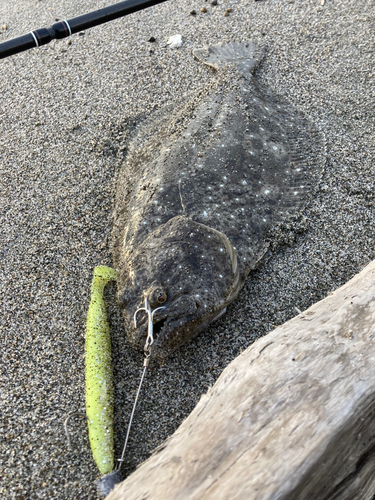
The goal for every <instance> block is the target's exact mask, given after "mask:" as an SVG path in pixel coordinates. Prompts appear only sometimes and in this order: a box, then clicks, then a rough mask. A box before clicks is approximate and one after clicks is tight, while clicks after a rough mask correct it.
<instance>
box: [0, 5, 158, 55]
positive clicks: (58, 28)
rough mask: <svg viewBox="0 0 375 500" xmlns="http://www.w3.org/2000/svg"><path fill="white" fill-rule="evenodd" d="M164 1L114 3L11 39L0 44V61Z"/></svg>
mask: <svg viewBox="0 0 375 500" xmlns="http://www.w3.org/2000/svg"><path fill="white" fill-rule="evenodd" d="M165 1H166V0H127V1H126V2H120V3H116V4H114V5H110V6H109V7H104V8H103V9H99V10H95V11H93V12H89V13H88V14H83V15H82V16H78V17H73V18H72V19H68V20H67V21H59V22H58V23H55V24H53V25H52V26H51V27H50V28H40V29H37V30H35V31H31V32H30V33H28V34H27V35H22V36H19V37H17V38H12V39H11V40H8V41H6V42H3V43H0V59H4V58H5V57H9V56H12V55H14V54H18V53H19V52H24V51H25V50H29V49H33V48H35V47H41V46H42V45H46V44H47V43H49V42H51V41H52V40H60V39H62V38H67V37H68V36H71V35H73V34H74V33H78V32H79V31H83V30H87V29H88V28H92V27H94V26H98V25H99V24H104V23H108V22H109V21H113V20H114V19H118V18H119V17H124V16H127V15H129V14H132V13H133V12H138V11H139V10H143V9H147V8H148V7H152V6H153V5H157V4H159V3H162V2H165Z"/></svg>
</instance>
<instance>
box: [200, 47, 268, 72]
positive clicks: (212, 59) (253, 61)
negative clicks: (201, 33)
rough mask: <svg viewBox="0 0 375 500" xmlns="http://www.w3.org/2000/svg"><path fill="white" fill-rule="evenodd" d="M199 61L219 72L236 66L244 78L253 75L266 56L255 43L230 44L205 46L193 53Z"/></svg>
mask: <svg viewBox="0 0 375 500" xmlns="http://www.w3.org/2000/svg"><path fill="white" fill-rule="evenodd" d="M193 55H194V57H196V59H198V60H199V61H201V62H203V63H204V64H207V66H211V67H212V68H214V69H216V70H219V69H220V68H223V67H225V66H228V65H233V64H234V65H235V66H236V67H237V69H238V71H239V72H240V73H241V74H242V75H243V76H245V77H246V76H249V75H251V74H252V73H253V72H254V70H255V68H256V67H257V66H258V65H259V63H260V61H261V60H262V58H263V55H264V49H263V47H260V46H258V45H256V44H255V43H253V42H240V43H238V42H229V43H218V44H216V45H211V46H205V47H202V48H201V49H196V50H194V51H193Z"/></svg>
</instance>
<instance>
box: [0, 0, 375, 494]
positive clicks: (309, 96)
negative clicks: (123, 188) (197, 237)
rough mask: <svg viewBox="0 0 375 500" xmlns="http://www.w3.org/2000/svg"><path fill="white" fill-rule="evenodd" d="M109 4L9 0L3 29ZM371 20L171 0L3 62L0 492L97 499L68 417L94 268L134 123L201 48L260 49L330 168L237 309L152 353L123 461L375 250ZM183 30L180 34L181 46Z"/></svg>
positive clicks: (0, 2)
mask: <svg viewBox="0 0 375 500" xmlns="http://www.w3.org/2000/svg"><path fill="white" fill-rule="evenodd" d="M106 5H109V2H104V1H94V0H80V1H79V2H74V1H72V0H69V1H65V2H57V1H56V0H40V1H36V0H32V1H26V0H20V1H18V2H17V5H15V4H14V3H13V2H7V1H6V0H0V42H2V41H5V40H7V39H10V38H14V37H16V36H19V35H23V34H25V33H28V32H30V31H31V30H33V29H37V28H40V27H44V26H50V25H52V24H53V23H54V22H55V21H56V20H63V19H69V18H72V17H75V16H78V15H80V14H83V13H86V12H89V11H92V10H95V9H98V8H101V7H104V6H106ZM203 7H205V8H206V10H207V12H201V8H203ZM226 9H232V11H231V12H230V13H229V14H228V15H226V16H225V15H224V13H225V10H226ZM192 10H195V11H196V14H195V15H192V14H191V11H192ZM374 25H375V6H374V4H373V2H371V1H370V0H368V1H366V0H357V1H354V0H350V1H344V0H325V1H324V0H294V1H293V0H289V1H287V0H261V1H254V0H218V2H217V5H215V6H212V5H211V3H210V2H209V1H207V2H206V1H204V0H194V1H193V0H180V1H179V2H176V1H175V0H170V1H169V2H166V3H164V4H161V5H159V6H156V7H153V8H150V9H148V10H145V11H143V12H139V13H136V14H133V15H131V16H128V17H126V18H123V19H119V20H117V21H113V22H111V23H108V24H105V25H102V26H99V27H96V28H92V29H91V30H88V31H86V32H85V33H79V34H76V35H73V36H72V37H71V39H66V40H62V41H54V42H52V43H51V44H49V45H46V46H45V47H42V48H40V49H33V50H30V51H28V52H25V53H23V54H19V55H16V56H13V57H10V58H8V59H4V60H2V61H1V62H0V74H1V78H0V96H1V98H0V112H1V120H0V183H1V187H0V249H1V261H0V265H1V274H0V276H1V278H0V287H1V290H0V297H1V314H0V332H1V335H0V346H1V347H0V349H1V359H2V362H1V379H0V401H1V409H0V416H1V417H0V496H1V498H3V499H6V500H8V499H9V500H26V499H27V500H34V499H59V500H65V499H66V500H73V499H80V500H86V499H90V500H92V499H97V498H98V496H97V493H96V487H95V479H97V478H98V477H99V473H98V470H97V469H96V466H95V463H94V462H93V459H92V455H91V451H90V447H89V442H88V437H87V429H86V424H85V418H84V417H83V416H77V417H76V418H75V419H72V421H71V424H70V429H71V440H72V449H69V447H68V443H67V440H66V437H65V435H64V430H63V422H64V420H65V418H66V416H67V414H68V413H69V412H72V411H80V410H82V409H83V408H84V405H85V381H84V376H85V365H84V342H85V321H86V312H87V308H88V303H89V299H90V297H89V293H90V282H91V277H92V271H93V268H94V267H95V266H97V265H101V264H105V265H111V254H110V236H111V214H112V209H113V202H114V194H115V186H116V176H117V173H118V172H119V169H120V168H121V164H122V162H123V161H124V158H126V153H127V140H126V130H127V127H128V125H129V123H132V124H133V126H134V124H135V125H139V126H141V124H142V122H143V121H144V120H147V119H148V117H150V116H151V114H152V112H153V110H155V109H160V108H161V107H163V106H164V105H167V104H170V103H172V102H175V101H176V100H178V99H179V98H180V97H182V96H184V95H185V94H186V93H194V92H197V91H199V90H200V89H202V88H204V87H205V85H207V84H208V83H209V82H210V80H211V79H212V78H213V70H211V69H210V68H208V67H206V66H204V65H202V64H201V63H199V62H198V61H197V60H195V59H194V57H193V56H192V50H194V49H196V48H198V47H201V46H203V45H207V44H214V43H217V42H221V41H229V40H234V41H242V40H252V41H254V42H256V43H259V44H262V45H264V46H265V48H266V55H265V58H264V60H263V62H262V64H261V66H260V68H259V70H258V71H257V74H256V75H257V79H258V81H259V83H260V84H261V85H262V86H264V87H267V88H268V89H269V90H270V92H271V91H272V93H273V94H274V95H276V96H279V97H280V99H282V100H286V101H289V102H291V103H292V104H293V105H294V106H295V107H296V108H297V109H299V110H300V111H301V112H303V113H304V114H305V115H307V116H309V117H310V119H311V120H312V121H313V122H314V123H315V124H316V125H317V126H318V127H319V128H320V129H321V130H322V132H324V134H325V137H326V164H325V169H324V172H323V175H322V179H321V181H320V183H319V186H318V187H317V192H316V194H315V196H314V198H313V200H312V201H311V202H310V203H309V205H308V207H307V208H306V209H305V210H304V212H303V214H302V216H301V217H300V218H299V220H298V221H297V222H296V223H294V224H292V225H289V226H286V227H285V236H284V238H283V241H282V242H281V243H280V245H279V246H278V247H277V248H274V249H271V251H270V252H269V253H268V254H267V256H266V258H265V259H264V260H263V261H262V262H261V263H260V265H259V266H258V268H257V269H255V270H254V271H253V272H251V274H250V276H249V278H248V280H247V282H246V285H245V287H244V288H243V290H242V291H241V293H240V296H239V298H238V299H237V300H236V301H235V303H234V304H232V305H231V306H230V307H229V308H228V311H227V313H226V314H225V315H224V316H223V317H222V318H221V319H220V320H219V321H218V322H216V323H214V324H213V325H212V326H211V327H210V328H209V329H208V330H207V331H206V332H204V333H202V334H200V336H199V337H198V338H197V339H196V340H194V341H193V342H191V343H190V344H188V345H186V346H184V347H182V348H181V349H179V350H178V351H177V352H176V353H175V354H174V355H173V356H171V357H170V358H168V359H167V360H165V361H164V362H163V363H161V364H159V363H155V364H154V365H153V366H152V369H151V370H150V372H149V374H148V376H147V379H146V383H145V386H144V390H143V393H142V396H141V400H140V403H139V407H138V410H137V413H136V418H135V422H134V427H133V430H132V434H131V439H130V443H129V448H128V452H127V456H126V462H125V464H124V469H123V470H124V473H125V474H129V473H131V472H132V471H133V470H134V469H135V468H136V467H137V465H139V464H140V463H141V462H142V461H143V460H145V459H146V458H147V457H148V456H149V454H150V453H151V451H152V450H153V449H154V448H155V447H157V446H158V445H160V444H161V443H162V442H163V441H164V440H165V439H166V438H167V437H168V436H170V435H171V434H172V433H173V432H174V431H175V430H176V428H177V427H178V426H179V424H180V423H181V422H182V421H183V419H184V418H185V417H186V416H187V415H188V414H189V413H190V412H191V410H192V409H193V408H194V406H195V405H196V403H197V402H198V401H199V399H200V397H201V395H202V394H204V393H205V392H206V391H207V389H208V387H210V386H211V385H212V384H213V383H214V382H215V380H216V379H217V378H218V376H219V375H220V373H221V372H222V370H223V368H224V367H225V366H227V365H228V363H229V362H230V361H231V360H233V359H234V358H235V357H236V356H237V355H238V354H239V353H240V352H241V351H242V350H243V349H245V348H246V347H247V346H249V345H250V344H251V343H252V342H254V341H255V340H256V339H258V338H259V337H261V336H263V335H265V334H266V333H267V332H270V331H271V330H273V329H274V328H275V326H276V325H280V324H282V323H284V322H285V321H286V320H288V319H290V318H292V317H294V316H296V315H297V314H298V310H304V309H306V308H307V307H309V306H310V305H312V304H313V303H315V302H317V301H318V300H320V299H322V298H323V297H325V296H326V295H327V294H329V293H330V292H332V291H333V290H335V289H336V288H338V287H339V286H341V285H342V284H344V283H345V282H346V281H348V280H349V279H350V278H351V277H352V276H354V275H355V274H356V273H357V272H359V271H360V270H361V269H362V268H363V267H365V266H366V265H367V264H368V263H369V262H370V261H371V260H373V259H374V258H375V231H374V228H375V205H374V203H375V194H374V193H375V181H374V179H375V163H374V157H375V133H374V131H375V119H374V116H375V63H374V60H375V30H374V28H375V26H374ZM176 34H180V35H181V36H182V40H183V44H182V46H181V47H179V48H177V49H171V48H170V47H168V46H167V40H168V38H169V37H170V36H173V35H176ZM151 37H154V38H155V41H154V42H150V41H149V40H150V38H151ZM115 292H116V290H115V285H111V286H109V287H108V290H107V294H106V299H107V303H108V314H109V319H110V324H111V334H112V349H113V364H114V380H115V445H116V457H119V456H120V455H121V449H122V445H123V441H124V438H125V433H126V426H127V421H128V418H129V415H130V412H131V408H132V404H133V400H134V395H135V391H136V388H137V386H138V382H139V377H140V373H141V369H142V361H143V357H142V354H141V353H139V352H137V351H135V350H134V349H133V348H132V347H131V346H130V345H129V344H128V341H127V340H126V338H125V331H124V326H123V321H122V318H121V315H120V313H119V310H118V308H117V306H116V296H115Z"/></svg>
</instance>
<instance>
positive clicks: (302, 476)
mask: <svg viewBox="0 0 375 500" xmlns="http://www.w3.org/2000/svg"><path fill="white" fill-rule="evenodd" d="M374 493H375V261H374V262H372V263H371V264H369V265H368V266H367V267H366V268H365V269H364V270H363V271H362V272H361V273H360V274H358V275H357V276H355V277H354V278H353V279H352V280H351V281H349V282H348V283H347V284H346V285H344V286H343V287H341V288H340V289H338V290H337V291H336V292H334V293H333V294H331V295H329V296H328V297H326V298H325V299H324V300H322V301H320V302H318V303H317V304H315V305H313V306H312V307H310V308H309V309H308V310H306V311H305V312H303V313H302V314H300V315H299V316H297V317H295V318H293V319H292V320H290V321H288V322H287V323H285V324H284V325H282V326H280V327H278V328H277V329H276V330H274V331H273V332H271V333H269V334H268V335H267V336H265V337H263V338H262V339H260V340H258V341H257V342H255V343H254V344H253V345H252V346H251V347H249V348H248V349H247V350H246V351H244V352H243V353H242V354H241V355H240V356H239V357H238V358H237V359H235V360H234V361H233V362H232V363H231V364H230V365H229V366H228V367H227V368H226V369H225V370H224V372H223V373H222V375H221V376H220V377H219V379H218V380H217V382H216V383H215V385H214V386H213V388H212V389H211V390H210V391H209V392H208V393H207V394H206V395H204V396H203V397H202V398H201V400H200V402H199V403H198V405H197V406H196V408H195V409H194V411H193V412H192V413H191V414H190V416H189V417H188V418H187V419H186V420H185V421H184V422H183V424H182V425H181V426H180V428H179V429H178V430H177V431H176V432H175V433H174V435H173V436H172V437H171V438H170V439H169V440H168V441H167V442H166V443H165V444H164V445H163V447H162V448H161V449H159V450H158V451H157V452H155V453H154V455H153V456H151V457H150V458H149V459H148V460H147V461H146V462H145V463H144V464H143V465H141V466H140V467H139V469H137V470H136V471H135V472H134V473H133V474H132V475H131V476H130V477H128V478H127V479H126V480H125V481H124V482H123V483H121V484H120V485H118V486H117V488H116V489H115V490H114V491H113V492H112V493H111V494H110V495H109V496H108V497H107V499H108V500H120V499H121V500H125V499H126V500H135V499H137V500H141V499H144V500H145V499H148V500H159V499H160V500H177V499H178V500H182V499H194V500H207V499H212V500H224V499H225V500H234V499H244V500H245V499H246V500H255V499H257V500H266V499H272V500H276V499H278V500H296V499H299V500H319V499H322V500H333V499H335V500H343V499H348V500H367V499H368V500H370V499H372V498H375V496H374Z"/></svg>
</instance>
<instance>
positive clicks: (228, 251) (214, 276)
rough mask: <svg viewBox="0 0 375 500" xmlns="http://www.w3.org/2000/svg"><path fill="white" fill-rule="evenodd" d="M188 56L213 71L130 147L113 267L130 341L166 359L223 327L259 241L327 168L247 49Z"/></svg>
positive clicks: (260, 249) (317, 145) (260, 250)
mask: <svg viewBox="0 0 375 500" xmlns="http://www.w3.org/2000/svg"><path fill="white" fill-rule="evenodd" d="M194 55H195V57H196V58H197V59H199V60H200V61H202V62H203V63H205V64H207V65H209V66H211V67H213V68H215V70H217V71H216V74H215V75H214V77H213V82H212V85H210V86H209V88H207V89H205V90H204V91H203V92H201V93H200V95H199V96H194V97H193V98H190V99H186V100H185V101H184V102H183V103H180V104H178V105H175V106H173V107H170V108H169V109H168V108H167V109H164V110H163V111H162V112H159V113H158V115H157V116H156V117H155V118H154V119H153V120H150V121H148V122H147V123H146V124H145V125H144V126H143V127H142V128H141V129H140V131H139V132H138V133H137V134H136V136H135V137H134V138H133V139H132V142H131V143H130V146H129V150H128V155H127V158H126V160H125V162H124V165H123V168H122V169H121V172H120V175H119V182H118V189H117V195H116V206H115V212H114V229H113V256H114V264H115V268H116V273H117V281H118V291H119V293H118V300H119V305H120V307H121V308H122V309H123V312H124V317H125V322H126V329H127V332H128V335H129V338H130V340H131V341H132V343H134V344H135V345H136V346H139V347H140V348H143V346H144V344H145V339H146V336H147V321H146V316H144V318H141V317H140V316H141V315H139V319H140V321H139V324H138V325H137V327H135V326H134V323H133V316H134V313H135V311H136V310H137V309H138V308H140V307H142V306H143V303H144V299H145V297H147V298H148V300H149V303H150V305H151V308H152V309H154V308H157V307H160V306H164V309H160V310H159V311H157V312H156V313H155V317H154V323H155V324H154V337H155V342H154V345H153V351H152V354H153V356H157V357H160V358H164V357H166V356H168V355H169V354H170V353H171V352H172V351H174V350H175V349H176V348H177V347H178V346H180V345H181V344H184V343H185V342H187V341H188V340H189V339H192V338H193V337H195V336H196V335H197V334H198V332H200V331H202V330H203V329H204V328H205V327H206V326H207V325H208V324H209V323H211V322H212V321H214V320H215V319H217V318H218V317H219V316H221V315H222V314H223V313H224V312H225V310H226V308H227V306H228V304H230V303H231V302H232V301H233V300H234V299H235V298H236V297H237V295H238V293H239V291H240V289H241V286H242V285H243V282H244V280H245V278H246V276H247V274H248V273H249V271H250V270H251V269H252V268H254V266H255V265H256V263H257V262H258V261H259V259H261V258H262V256H263V255H264V253H265V251H266V250H267V246H268V240H267V232H269V230H270V228H271V227H272V226H274V225H275V224H277V223H279V222H281V221H283V220H285V219H288V218H290V217H291V216H293V215H296V214H298V213H299V212H300V211H301V209H302V208H303V207H304V206H305V204H306V201H307V199H308V195H309V192H311V190H312V189H313V188H314V186H315V185H316V184H317V182H318V180H319V177H320V173H321V170H322V166H323V162H324V146H323V140H322V137H321V134H320V133H319V132H318V131H316V130H315V129H314V128H313V127H312V125H311V124H310V123H309V122H308V121H307V120H306V118H304V117H303V116H302V115H301V114H300V113H298V112H296V111H295V110H294V109H293V108H292V107H291V106H289V105H288V104H285V103H283V104H282V103H279V102H278V101H277V100H276V99H275V98H273V97H272V96H270V95H269V94H268V92H267V91H265V90H264V89H261V88H260V86H259V85H258V83H257V81H256V78H255V76H254V70H255V68H256V67H257V65H258V63H259V61H260V60H261V58H262V51H261V50H260V49H259V48H257V46H256V45H254V44H253V43H250V42H244V43H234V42H233V43H228V44H218V45H214V46H211V47H207V48H203V49H199V50H196V51H195V52H194Z"/></svg>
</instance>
